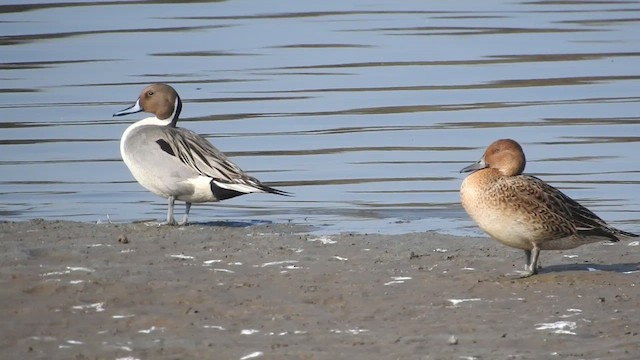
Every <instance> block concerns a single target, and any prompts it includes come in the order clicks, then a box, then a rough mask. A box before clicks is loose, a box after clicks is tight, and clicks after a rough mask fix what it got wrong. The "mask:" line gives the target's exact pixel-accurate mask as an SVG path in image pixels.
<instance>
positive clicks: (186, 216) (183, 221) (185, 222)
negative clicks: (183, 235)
mask: <svg viewBox="0 0 640 360" xmlns="http://www.w3.org/2000/svg"><path fill="white" fill-rule="evenodd" d="M185 207H186V208H185V212H184V219H182V221H181V222H179V223H178V225H181V226H182V225H187V224H188V223H189V211H190V210H191V203H190V202H187V203H185Z"/></svg>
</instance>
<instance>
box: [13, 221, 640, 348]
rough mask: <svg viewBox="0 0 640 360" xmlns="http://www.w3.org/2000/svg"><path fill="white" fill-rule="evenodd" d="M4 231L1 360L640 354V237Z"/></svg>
mask: <svg viewBox="0 0 640 360" xmlns="http://www.w3.org/2000/svg"><path fill="white" fill-rule="evenodd" d="M309 230H310V229H308V228H305V227H301V226H296V225H281V224H275V225H250V224H243V223H211V224H195V225H191V226H187V227H157V226H150V225H147V224H143V223H137V224H124V225H113V224H110V225H94V224H84V223H74V222H49V221H38V220H34V221H29V222H20V223H11V222H5V223H0V234H1V235H0V249H1V252H0V256H1V261H0V281H1V284H0V285H1V287H0V306H1V307H0V319H2V320H1V321H2V326H1V327H0V331H1V332H2V336H0V358H2V359H638V358H640V335H639V332H640V296H639V295H640V285H638V284H639V283H640V282H639V280H640V272H639V270H640V256H639V254H638V249H640V247H638V242H631V243H618V244H614V245H607V244H591V245H587V246H583V247H581V248H578V249H574V250H569V251H556V252H551V251H548V252H543V253H542V255H541V265H542V266H543V268H542V271H541V274H539V275H537V276H534V277H531V278H527V279H513V278H511V277H508V276H505V274H507V273H510V272H513V271H514V270H516V269H520V268H521V267H522V265H523V263H524V257H523V254H522V253H521V251H517V250H514V249H510V248H506V247H504V246H502V245H499V244H498V243H495V242H494V241H492V240H490V239H488V238H471V237H454V236H447V235H441V234H437V233H429V232H427V233H412V234H404V235H368V234H336V235H331V236H318V235H314V234H313V233H310V232H309Z"/></svg>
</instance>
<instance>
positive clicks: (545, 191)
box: [524, 175, 637, 241]
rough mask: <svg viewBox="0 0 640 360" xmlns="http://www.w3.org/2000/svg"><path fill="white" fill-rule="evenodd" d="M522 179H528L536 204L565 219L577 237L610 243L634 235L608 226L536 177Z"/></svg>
mask: <svg viewBox="0 0 640 360" xmlns="http://www.w3.org/2000/svg"><path fill="white" fill-rule="evenodd" d="M524 177H526V178H528V179H529V181H530V184H531V186H532V188H533V189H534V191H533V193H532V194H530V195H532V196H536V197H538V198H539V199H538V200H539V201H538V202H539V203H542V204H545V205H546V207H547V208H548V209H549V211H553V212H556V213H557V214H559V215H561V216H563V217H566V220H568V221H569V222H571V223H572V224H573V226H574V227H575V230H576V231H577V235H581V236H598V237H603V238H606V239H609V240H611V241H618V240H619V238H618V236H619V235H623V236H634V235H635V234H631V233H627V232H624V231H622V230H618V229H616V228H614V227H612V226H610V225H609V224H607V223H606V222H605V221H604V220H602V219H601V218H600V217H599V216H598V215H596V214H595V213H593V212H592V211H591V210H589V209H587V208H586V207H584V206H582V205H581V204H580V203H578V202H577V201H575V200H573V199H572V198H570V197H569V196H567V195H565V194H564V193H563V192H562V191H560V190H558V189H556V188H555V187H553V186H551V185H549V184H547V183H545V182H544V181H542V180H540V179H538V178H537V177H535V176H530V175H524ZM635 236H637V235H635Z"/></svg>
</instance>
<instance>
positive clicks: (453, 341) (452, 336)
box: [447, 335, 458, 345]
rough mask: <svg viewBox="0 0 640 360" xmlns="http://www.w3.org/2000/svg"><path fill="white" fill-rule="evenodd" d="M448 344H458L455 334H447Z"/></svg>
mask: <svg viewBox="0 0 640 360" xmlns="http://www.w3.org/2000/svg"><path fill="white" fill-rule="evenodd" d="M447 342H448V343H449V345H458V338H457V337H456V336H455V335H451V336H449V340H448V341H447Z"/></svg>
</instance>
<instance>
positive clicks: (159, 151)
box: [113, 84, 288, 225]
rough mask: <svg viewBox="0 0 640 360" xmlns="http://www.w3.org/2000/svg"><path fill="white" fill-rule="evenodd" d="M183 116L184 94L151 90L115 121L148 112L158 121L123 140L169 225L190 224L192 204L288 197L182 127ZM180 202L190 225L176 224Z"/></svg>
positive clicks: (131, 130) (125, 153) (127, 157)
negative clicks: (163, 202) (164, 203)
mask: <svg viewBox="0 0 640 360" xmlns="http://www.w3.org/2000/svg"><path fill="white" fill-rule="evenodd" d="M180 110H182V101H181V100H180V96H178V93H177V92H176V91H175V90H174V89H173V88H172V87H171V86H169V85H166V84H153V85H149V86H147V87H146V88H144V90H142V92H141V93H140V96H139V97H138V100H137V101H136V102H135V104H133V105H132V106H130V107H128V108H126V109H124V110H122V111H119V112H117V113H115V114H113V116H122V115H128V114H133V113H137V112H140V111H144V112H148V113H151V114H153V116H151V117H148V118H146V119H142V120H140V121H137V122H135V123H133V124H132V125H130V126H129V127H128V128H127V129H126V130H125V132H124V134H122V139H121V140H120V154H121V155H122V159H123V160H124V162H125V164H127V167H129V170H130V171H131V174H133V177H134V178H135V179H136V180H137V181H138V182H139V183H140V185H142V186H144V187H145V188H146V189H147V190H149V191H151V192H152V193H154V194H156V195H159V196H162V197H164V198H167V199H168V200H169V208H168V210H167V221H166V222H165V223H163V224H169V225H176V224H179V225H182V224H186V223H187V222H188V219H189V210H190V209H191V203H202V202H209V201H220V200H225V199H230V198H232V197H236V196H239V195H243V194H248V193H254V192H263V193H272V194H278V195H288V193H287V192H285V191H281V190H278V189H274V188H272V187H269V186H267V185H264V184H262V183H261V182H260V181H259V180H258V179H256V178H254V177H251V176H249V175H247V174H246V173H245V172H244V171H242V169H240V168H239V167H238V166H237V165H235V164H234V163H232V162H231V161H229V159H227V157H226V156H225V155H224V154H223V153H222V152H220V151H219V150H218V149H216V148H215V147H214V146H213V145H211V143H210V142H208V141H207V140H206V139H204V138H203V137H202V136H200V135H198V134H196V133H194V132H193V131H190V130H187V129H183V128H179V127H177V126H176V124H177V122H178V117H179V116H180ZM176 200H180V201H184V202H185V203H186V212H185V215H184V220H183V221H182V222H180V223H176V221H175V218H174V217H173V207H174V203H175V201H176Z"/></svg>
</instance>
